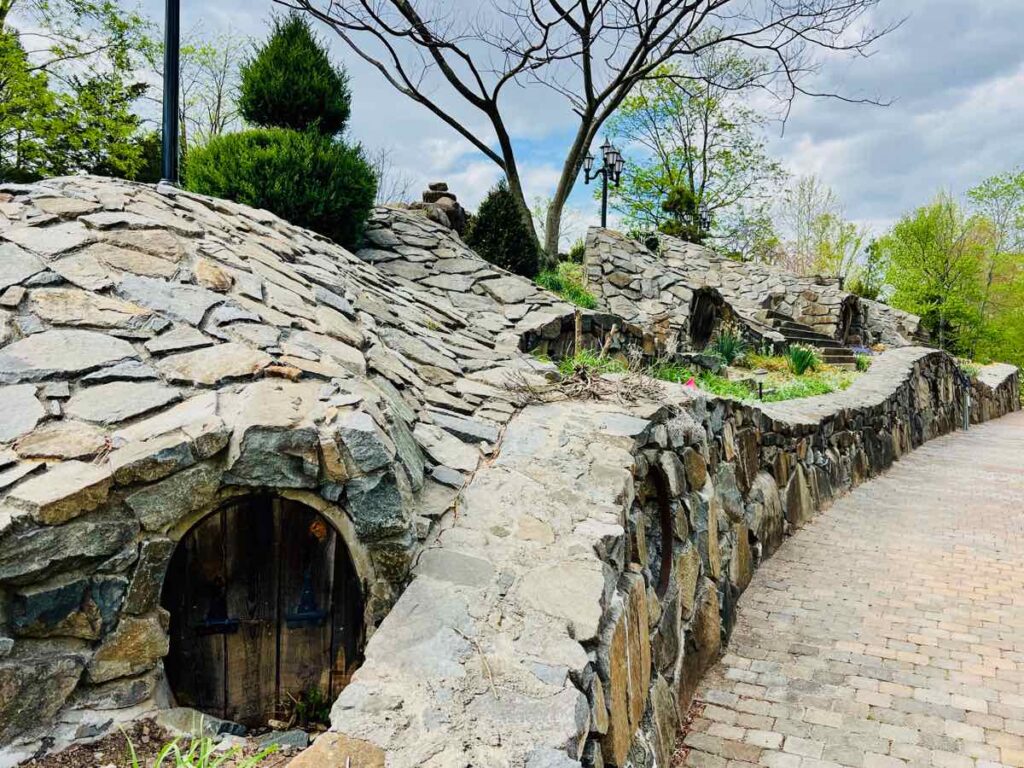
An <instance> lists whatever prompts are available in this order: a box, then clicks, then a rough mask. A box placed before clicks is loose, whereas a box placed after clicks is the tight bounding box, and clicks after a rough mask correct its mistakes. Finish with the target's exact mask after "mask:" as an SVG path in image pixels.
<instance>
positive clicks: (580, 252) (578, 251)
mask: <svg viewBox="0 0 1024 768" xmlns="http://www.w3.org/2000/svg"><path fill="white" fill-rule="evenodd" d="M586 255H587V243H586V241H585V240H583V238H580V239H579V240H577V241H576V242H575V243H573V244H572V245H571V246H569V261H571V262H572V263H573V264H582V263H583V259H584V257H585V256H586Z"/></svg>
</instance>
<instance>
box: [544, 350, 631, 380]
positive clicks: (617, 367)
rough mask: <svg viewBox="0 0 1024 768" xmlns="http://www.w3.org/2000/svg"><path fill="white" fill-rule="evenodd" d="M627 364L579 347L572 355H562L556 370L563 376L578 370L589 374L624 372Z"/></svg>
mask: <svg viewBox="0 0 1024 768" xmlns="http://www.w3.org/2000/svg"><path fill="white" fill-rule="evenodd" d="M627 370H628V366H627V365H626V364H625V363H624V362H622V361H621V360H617V359H615V358H611V357H601V355H599V354H598V353H597V352H594V351H592V350H589V349H581V350H580V351H579V352H577V353H576V354H575V355H573V356H572V357H564V358H562V359H561V360H559V361H558V372H559V373H561V374H562V375H563V376H572V375H574V374H575V373H577V372H579V371H586V372H587V373H590V374H602V373H625V372H626V371H627Z"/></svg>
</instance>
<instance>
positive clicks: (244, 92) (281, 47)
mask: <svg viewBox="0 0 1024 768" xmlns="http://www.w3.org/2000/svg"><path fill="white" fill-rule="evenodd" d="M273 25H274V26H273V31H272V33H271V35H270V38H269V39H268V40H267V41H266V42H265V43H263V44H262V45H261V46H259V48H257V50H256V53H255V55H254V56H253V57H252V58H251V59H249V60H248V61H246V62H245V63H244V64H243V65H242V89H241V95H240V97H239V107H240V109H241V111H242V115H243V116H244V117H245V119H246V120H247V121H248V122H250V123H252V124H254V125H259V126H262V127H265V128H266V127H271V126H273V127H279V128H291V129H293V130H297V131H304V130H307V129H309V128H313V127H315V128H316V130H318V131H319V132H321V133H323V134H325V135H328V136H335V135H337V134H340V133H341V132H342V131H344V130H345V126H346V125H347V124H348V118H349V114H350V113H351V102H352V97H351V94H350V93H349V85H348V75H347V74H346V73H345V70H344V69H342V68H340V67H335V66H334V64H333V63H332V62H331V60H330V57H329V56H328V54H327V50H326V49H325V47H324V45H323V44H322V43H321V42H320V41H319V40H317V38H316V36H315V35H314V34H313V30H312V29H311V28H310V24H309V20H308V19H307V18H306V17H304V16H299V15H297V14H291V15H289V16H286V17H284V18H275V19H274V22H273Z"/></svg>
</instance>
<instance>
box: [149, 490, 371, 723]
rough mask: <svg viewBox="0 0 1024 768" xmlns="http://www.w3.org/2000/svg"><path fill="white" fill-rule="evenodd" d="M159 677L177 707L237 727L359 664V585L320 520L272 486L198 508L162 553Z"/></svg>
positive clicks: (326, 690)
mask: <svg viewBox="0 0 1024 768" xmlns="http://www.w3.org/2000/svg"><path fill="white" fill-rule="evenodd" d="M161 602H162V604H163V606H164V608H166V609H167V610H168V611H169V612H170V615H171V625H170V652H169V654H168V655H167V658H166V659H165V669H166V674H167V680H168V683H169V685H170V687H171V690H172V692H173V693H174V695H175V698H176V700H177V703H178V705H180V706H189V707H193V708H195V709H197V710H199V711H201V712H205V713H208V714H211V715H214V716H216V717H221V718H225V719H228V720H233V721H236V722H239V723H242V724H243V725H247V726H257V725H265V724H266V722H267V720H269V719H272V718H273V719H281V718H282V717H283V716H285V715H286V714H287V713H288V711H289V709H290V708H291V707H292V706H293V705H294V701H295V700H296V699H300V698H302V697H303V696H305V697H307V698H308V697H309V695H310V694H311V693H312V692H314V691H315V692H316V693H317V694H319V696H321V697H323V698H325V699H326V700H327V701H333V700H334V698H336V696H337V695H338V693H340V691H341V690H342V689H343V688H344V687H345V685H347V683H348V681H349V679H350V678H351V676H352V673H353V672H354V671H355V669H356V668H357V667H358V666H359V663H360V661H361V656H362V651H363V645H364V624H363V595H362V589H361V586H360V582H359V578H358V576H357V575H356V571H355V568H354V567H353V563H352V559H351V557H350V555H349V552H348V549H347V547H346V545H345V542H344V540H343V539H342V537H341V536H340V535H339V533H338V532H337V531H336V530H335V528H334V527H333V526H332V525H331V524H330V523H329V522H328V520H327V519H326V518H324V517H323V516H322V515H320V514H319V513H318V512H316V511H315V510H313V509H311V508H309V507H307V506H305V505H303V504H300V503H298V502H296V501H291V500H287V499H281V498H276V497H273V496H269V495H268V496H248V497H243V498H240V499H236V500H233V501H232V502H230V503H229V504H227V505H225V506H223V507H221V508H220V509H219V510H217V511H216V512H214V513H212V514H210V515H208V516H206V517H204V518H203V519H202V520H200V521H199V522H198V523H197V524H196V525H194V526H193V527H192V528H191V529H190V530H189V531H188V532H187V533H186V534H185V535H184V536H183V537H182V539H181V541H180V542H179V543H178V546H177V548H176V550H175V552H174V555H173V557H172V558H171V562H170V565H169V567H168V570H167V577H166V579H165V581H164V588H163V594H162V600H161Z"/></svg>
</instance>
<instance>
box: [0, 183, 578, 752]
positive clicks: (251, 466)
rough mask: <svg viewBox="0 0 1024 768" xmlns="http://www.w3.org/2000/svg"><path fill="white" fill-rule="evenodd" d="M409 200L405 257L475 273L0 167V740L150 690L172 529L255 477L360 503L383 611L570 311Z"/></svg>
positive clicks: (377, 607)
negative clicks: (421, 270) (446, 250)
mask: <svg viewBox="0 0 1024 768" xmlns="http://www.w3.org/2000/svg"><path fill="white" fill-rule="evenodd" d="M396 216H398V218H397V219H396V221H395V222H394V228H395V231H396V232H404V234H405V235H407V236H408V238H409V241H410V242H415V243H417V247H419V248H421V250H419V251H416V252H413V251H408V252H406V253H405V254H403V256H404V257H405V258H406V259H407V260H408V264H409V265H415V264H416V263H417V262H418V261H422V260H426V259H427V258H428V253H429V254H430V255H431V258H432V255H433V254H434V253H441V252H442V251H443V247H450V248H452V249H453V250H454V249H455V248H457V247H460V248H461V249H462V250H461V251H459V252H458V254H457V255H454V256H453V257H452V258H451V259H450V262H451V265H452V266H456V265H457V268H456V269H454V271H452V272H450V273H446V272H444V271H443V270H442V269H441V268H438V270H437V272H438V274H439V275H442V276H444V275H450V277H446V278H445V279H452V280H455V281H456V282H457V283H458V285H459V286H461V287H462V290H456V289H455V288H452V289H451V290H445V288H446V284H445V283H443V282H442V283H441V284H440V285H437V286H432V287H431V286H422V287H421V286H420V285H418V284H417V283H416V282H415V281H412V280H403V279H400V278H399V277H397V275H396V274H395V273H394V269H392V270H391V271H390V272H385V271H383V270H381V269H380V268H378V267H377V266H375V265H373V264H369V263H366V262H365V261H363V260H361V259H359V258H356V257H355V256H353V255H352V254H351V253H349V252H347V251H346V250H345V249H343V248H341V247H339V246H337V245H335V244H333V243H331V242H330V241H328V240H326V239H324V238H321V237H318V236H316V235H314V234H313V233H311V232H308V231H306V230H303V229H300V228H298V227H294V226H291V225H289V224H287V223H286V222H284V221H282V220H280V219H278V218H277V217H276V216H274V215H272V214H270V213H268V212H266V211H257V210H253V209H250V208H245V207H243V206H238V205H234V204H232V203H229V202H224V201H218V200H211V199H207V198H202V197H199V196H195V195H191V194H187V193H183V192H180V191H176V190H166V191H165V193H163V194H161V193H159V192H158V191H157V190H155V189H154V188H152V187H149V186H144V185H138V184H131V183H127V182H119V181H112V180H109V179H96V178H73V179H54V180H50V181H46V182H41V183H39V184H33V185H29V186H18V185H4V186H0V589H2V590H6V592H7V596H8V597H9V598H10V599H12V600H13V604H14V605H15V606H17V609H16V610H17V613H16V615H14V616H13V617H12V622H11V624H10V627H9V630H10V631H11V632H12V633H13V635H14V637H13V638H2V633H0V690H3V692H4V694H3V696H0V700H2V701H0V743H2V742H4V741H9V740H10V739H11V738H14V737H15V736H17V735H18V734H20V733H22V732H24V731H26V730H31V729H32V728H33V727H34V726H36V725H38V724H39V723H40V722H45V721H46V720H48V719H49V718H50V717H52V716H53V715H54V714H55V713H56V712H57V711H58V710H60V709H61V708H62V707H63V706H64V705H65V704H66V703H67V702H68V701H69V700H70V699H71V698H74V699H75V701H79V702H89V701H92V700H93V699H94V698H95V697H96V696H98V695H99V694H97V693H96V691H97V690H100V689H102V690H103V691H105V693H103V696H105V697H106V698H107V699H109V698H110V695H111V694H110V693H109V690H108V688H109V687H110V686H111V685H112V684H113V685H116V684H118V681H121V680H124V681H125V682H124V684H123V686H122V689H123V690H119V693H118V695H117V696H115V697H114V698H117V700H118V701H119V702H120V703H121V705H124V704H125V703H126V702H127V703H134V702H136V701H141V700H143V699H145V698H146V697H147V696H148V695H150V694H151V693H152V690H153V684H152V683H153V681H152V679H149V680H147V681H146V682H145V684H143V685H141V686H140V685H139V684H138V681H139V675H144V674H145V673H147V671H148V670H152V669H153V668H154V666H155V665H156V664H157V662H158V660H159V658H160V657H161V656H162V655H163V654H164V653H166V633H165V630H164V628H163V621H164V619H163V618H162V616H161V614H160V611H159V610H158V608H157V605H156V601H157V599H158V597H159V580H160V579H162V570H163V567H164V566H165V565H166V559H167V558H168V557H169V556H170V552H171V550H172V549H173V547H171V546H169V545H168V544H166V543H165V542H166V541H167V537H168V536H169V537H170V538H171V539H174V538H176V536H180V534H181V532H182V530H181V529H182V528H184V529H186V530H187V527H188V526H190V525H191V524H193V523H194V522H196V520H197V519H199V518H200V517H201V516H202V515H204V514H206V513H208V512H209V511H212V509H214V508H216V506H217V505H218V504H219V503H222V502H223V500H224V499H226V498H228V497H230V496H231V495H234V494H240V493H243V492H245V489H253V488H270V489H275V490H278V491H280V490H282V489H285V490H288V489H290V490H292V491H294V492H296V493H298V492H302V493H307V494H311V495H312V496H314V497H316V498H317V499H319V501H315V500H310V499H307V500H306V501H307V503H309V504H310V505H312V506H317V505H327V506H329V507H331V508H332V509H333V508H334V505H336V504H343V505H344V506H345V508H346V509H347V510H349V513H348V514H349V516H350V518H351V520H350V521H345V520H342V521H341V522H339V523H338V524H339V525H342V524H344V525H349V526H354V529H355V530H354V537H355V538H356V539H357V541H356V542H355V544H354V545H353V546H356V550H357V551H355V552H354V553H353V556H354V557H355V559H356V560H357V564H358V563H363V564H364V565H365V567H364V568H362V570H361V573H360V576H361V577H363V580H364V582H365V583H366V584H367V585H368V589H369V595H368V600H369V609H368V622H370V623H371V625H372V623H373V622H374V621H377V620H379V618H380V617H381V616H382V615H383V613H384V612H386V610H387V608H388V607H389V606H390V604H391V602H393V600H394V598H395V597H396V595H397V593H398V591H399V589H400V588H401V586H402V585H403V583H404V580H405V579H406V577H407V573H408V565H409V562H410V560H411V558H412V557H413V556H414V552H415V550H416V548H417V541H418V540H419V539H421V538H422V537H423V536H425V535H426V533H427V531H428V530H429V528H430V526H431V521H432V520H433V519H435V518H436V517H437V516H438V515H440V514H442V513H443V512H444V510H445V509H446V508H447V506H448V505H449V504H450V502H451V501H452V498H453V497H454V495H455V493H456V489H457V488H458V487H460V486H461V485H462V483H463V481H464V477H465V476H466V475H467V474H468V473H471V472H472V471H473V470H474V469H475V468H476V466H477V464H478V462H479V461H480V460H481V459H482V457H483V456H484V455H485V454H486V452H488V451H489V450H490V446H492V445H494V444H495V443H496V441H497V440H498V437H499V433H500V430H501V428H502V427H503V425H504V424H505V422H507V421H508V419H509V418H510V417H511V415H512V413H513V412H514V410H515V405H514V401H515V399H516V397H517V395H515V394H514V393H512V392H510V391H509V390H508V388H507V387H506V380H507V377H508V375H509V372H510V371H513V370H517V369H519V370H521V371H525V374H526V375H527V376H533V375H534V374H533V373H532V372H531V370H530V369H531V368H532V367H535V366H536V365H537V364H536V362H535V361H532V359H531V358H529V357H527V356H525V355H522V354H520V353H519V351H518V347H519V342H518V338H517V336H516V333H517V329H518V328H521V327H523V328H525V327H527V326H529V325H530V324H539V325H544V324H546V323H547V324H550V323H556V324H557V325H558V326H559V327H561V321H560V320H559V319H558V318H559V315H560V314H568V316H569V317H570V322H571V316H572V308H571V307H568V306H567V305H564V304H562V303H561V302H559V301H558V300H557V298H555V297H553V296H551V295H549V294H544V293H543V292H541V291H539V290H538V289H536V288H535V287H534V286H533V285H532V284H531V283H530V282H529V281H527V280H524V279H522V278H518V277H515V276H511V275H509V274H507V273H504V272H501V271H499V270H496V269H494V268H492V267H490V266H489V265H485V264H484V262H483V261H482V260H480V259H479V257H474V256H473V254H471V253H469V252H466V251H465V249H464V247H462V246H460V244H459V241H458V239H457V237H455V236H454V235H448V234H447V231H446V232H445V233H444V234H445V235H446V237H445V238H442V237H441V234H442V233H441V232H439V231H437V230H436V229H435V228H434V227H433V226H431V225H430V223H429V222H427V220H426V218H425V217H422V218H421V217H420V216H419V215H417V214H413V213H405V214H396ZM420 222H423V224H420ZM377 238H378V239H380V238H381V235H377ZM442 240H443V242H442ZM428 246H429V247H431V248H433V251H430V252H428V251H427V250H426V247H428ZM399 247H401V248H405V246H399ZM513 303H514V304H515V306H513ZM325 514H326V513H325ZM140 547H141V549H140ZM140 552H141V554H140ZM147 552H148V553H149V554H148V555H147ZM157 556H159V558H160V560H158V561H157V562H155V563H142V562H140V564H139V566H138V567H135V566H136V562H137V561H139V558H140V557H142V558H146V557H157ZM154 578H155V579H156V581H155V583H154V581H153V580H154ZM147 579H148V581H147ZM69 590H70V592H69ZM71 593H74V595H77V596H78V598H77V599H65V598H66V596H67V594H71ZM133 595H134V596H136V597H133ZM139 595H144V596H145V598H144V599H143V598H142V597H138V596H139ZM129 615H130V620H129ZM119 617H121V620H120V621H118V619H119ZM115 627H116V628H117V629H115ZM126 634H130V635H131V638H126V637H125V636H124V635H126ZM139 638H142V639H141V640H140V639H139ZM55 665H56V666H55ZM40 679H42V680H43V681H44V682H43V683H42V684H40V683H39V681H40ZM104 686H106V687H105V688H104ZM126 697H127V698H126Z"/></svg>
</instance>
